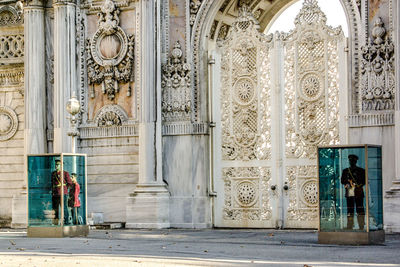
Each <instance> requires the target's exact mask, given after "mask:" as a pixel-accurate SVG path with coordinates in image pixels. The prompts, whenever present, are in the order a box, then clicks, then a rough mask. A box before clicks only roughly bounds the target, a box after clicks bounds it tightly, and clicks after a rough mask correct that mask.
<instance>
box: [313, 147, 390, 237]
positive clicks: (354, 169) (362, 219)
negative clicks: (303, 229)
mask: <svg viewBox="0 0 400 267" xmlns="http://www.w3.org/2000/svg"><path fill="white" fill-rule="evenodd" d="M318 170H319V242H320V243H339V244H340V243H343V244H370V243H380V242H384V232H383V205H382V149H381V147H380V146H373V145H358V146H333V147H319V148H318Z"/></svg>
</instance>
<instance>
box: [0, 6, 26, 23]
mask: <svg viewBox="0 0 400 267" xmlns="http://www.w3.org/2000/svg"><path fill="white" fill-rule="evenodd" d="M23 20H24V16H23V7H22V3H21V2H20V1H18V2H17V3H16V5H15V6H2V7H0V26H15V25H20V24H22V23H23Z"/></svg>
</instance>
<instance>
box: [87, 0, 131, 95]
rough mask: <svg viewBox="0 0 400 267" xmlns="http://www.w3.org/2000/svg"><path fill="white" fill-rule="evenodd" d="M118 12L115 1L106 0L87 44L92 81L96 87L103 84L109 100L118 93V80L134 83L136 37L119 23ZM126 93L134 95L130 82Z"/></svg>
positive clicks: (89, 72)
mask: <svg viewBox="0 0 400 267" xmlns="http://www.w3.org/2000/svg"><path fill="white" fill-rule="evenodd" d="M118 15H119V9H118V8H117V7H116V6H115V4H114V3H113V2H112V1H111V0H106V1H105V2H104V4H103V6H102V7H101V12H100V13H99V14H98V16H99V20H98V30H97V31H96V32H95V34H94V36H93V37H92V38H91V39H88V40H87V43H86V52H87V66H88V76H89V84H91V85H92V86H93V88H94V85H95V84H102V91H103V93H104V94H107V97H108V99H110V100H113V99H114V98H115V95H116V94H117V93H118V91H119V83H131V82H133V79H134V77H133V66H134V64H133V61H134V36H133V35H127V34H126V33H125V32H124V30H123V29H122V28H121V27H120V26H118V25H119V17H118ZM127 95H128V96H130V95H131V88H130V84H129V89H128V93H127ZM91 97H94V89H93V90H92V93H91Z"/></svg>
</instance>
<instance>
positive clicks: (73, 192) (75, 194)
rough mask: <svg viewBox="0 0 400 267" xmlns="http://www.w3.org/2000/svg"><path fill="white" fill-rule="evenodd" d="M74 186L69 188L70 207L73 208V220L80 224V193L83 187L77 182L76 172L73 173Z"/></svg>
mask: <svg viewBox="0 0 400 267" xmlns="http://www.w3.org/2000/svg"><path fill="white" fill-rule="evenodd" d="M71 179H72V186H71V188H70V189H69V197H68V207H69V208H70V209H71V216H72V219H73V222H74V223H75V224H78V216H79V207H80V206H81V201H80V199H79V193H80V191H81V187H80V185H79V183H78V182H77V180H76V179H77V175H76V173H72V174H71Z"/></svg>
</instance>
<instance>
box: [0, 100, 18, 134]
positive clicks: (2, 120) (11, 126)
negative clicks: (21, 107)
mask: <svg viewBox="0 0 400 267" xmlns="http://www.w3.org/2000/svg"><path fill="white" fill-rule="evenodd" d="M17 130H18V117H17V114H16V113H15V111H14V110H13V109H12V108H11V107H7V106H0V141H6V140H9V139H11V138H12V137H13V136H14V135H15V133H16V132H17Z"/></svg>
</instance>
